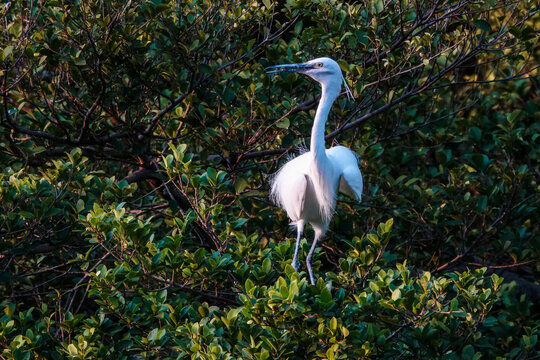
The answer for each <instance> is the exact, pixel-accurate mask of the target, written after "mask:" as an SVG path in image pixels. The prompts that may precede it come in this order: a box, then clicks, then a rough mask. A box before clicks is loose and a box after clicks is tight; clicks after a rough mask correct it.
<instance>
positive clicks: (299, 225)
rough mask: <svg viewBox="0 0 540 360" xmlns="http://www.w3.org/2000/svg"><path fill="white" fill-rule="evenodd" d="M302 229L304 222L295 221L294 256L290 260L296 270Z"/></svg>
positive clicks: (298, 264)
mask: <svg viewBox="0 0 540 360" xmlns="http://www.w3.org/2000/svg"><path fill="white" fill-rule="evenodd" d="M303 231H304V222H303V221H302V220H300V221H298V222H297V223H296V245H295V247H294V256H293V260H292V267H293V269H294V270H295V271H296V272H298V268H299V267H300V261H298V250H299V249H300V239H301V238H302V232H303Z"/></svg>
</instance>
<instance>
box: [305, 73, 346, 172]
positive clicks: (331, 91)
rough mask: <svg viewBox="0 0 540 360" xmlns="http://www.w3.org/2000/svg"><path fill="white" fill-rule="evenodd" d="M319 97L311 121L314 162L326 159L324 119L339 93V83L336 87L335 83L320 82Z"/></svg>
mask: <svg viewBox="0 0 540 360" xmlns="http://www.w3.org/2000/svg"><path fill="white" fill-rule="evenodd" d="M321 87H322V93H321V99H320V100H319V106H318V107H317V113H316V114H315V120H314V122H313V128H312V129H311V145H310V151H311V152H312V154H313V158H314V160H315V162H318V161H321V160H322V161H324V160H325V159H326V147H325V144H324V143H325V142H324V130H325V124H326V120H328V114H329V113H330V109H331V108H332V104H333V103H334V100H336V98H337V96H338V95H339V90H340V87H341V84H339V85H338V86H337V87H336V86H335V84H332V83H331V84H330V85H326V84H322V86H321Z"/></svg>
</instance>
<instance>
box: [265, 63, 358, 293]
mask: <svg viewBox="0 0 540 360" xmlns="http://www.w3.org/2000/svg"><path fill="white" fill-rule="evenodd" d="M266 71H267V73H279V72H297V73H300V74H305V75H308V76H309V77H311V78H312V79H314V80H315V81H317V82H319V83H320V84H321V90H322V92H321V98H320V100H319V105H318V107H317V112H316V114H315V119H314V122H313V127H312V129H311V143H310V149H309V151H308V152H305V153H303V154H302V155H300V156H297V157H295V158H294V159H292V160H290V161H288V162H287V163H286V164H285V165H284V166H283V167H282V168H281V169H280V170H279V171H278V172H277V174H276V175H275V176H274V178H273V179H272V186H271V192H270V194H271V197H272V199H273V200H274V201H275V203H276V204H277V205H279V206H280V207H281V208H283V209H284V210H285V211H286V212H287V215H288V216H289V218H290V219H291V220H292V222H293V224H295V225H296V230H297V237H296V245H295V248H294V257H293V261H292V266H293V268H294V269H295V270H296V271H298V268H299V266H300V263H299V261H298V250H299V246H300V239H301V238H302V233H303V231H304V226H305V225H306V224H310V225H311V226H312V228H313V230H314V233H315V236H314V239H313V243H312V245H311V248H310V250H309V253H308V256H307V258H306V266H307V270H308V273H309V278H310V281H311V284H312V285H315V277H314V276H313V269H312V268H311V258H312V256H313V252H314V251H315V248H316V246H317V242H318V241H319V240H320V239H321V238H322V237H323V236H324V234H325V233H326V231H327V230H328V225H329V224H330V220H331V219H332V215H333V213H334V209H335V206H336V198H337V193H338V191H339V192H342V193H344V194H346V195H348V196H350V197H352V198H355V199H357V200H361V198H362V188H363V181H362V174H361V172H360V169H359V168H358V158H357V156H356V154H355V153H354V152H352V151H351V150H350V149H348V148H346V147H344V146H334V147H331V148H329V149H326V147H325V140H324V132H325V124H326V121H327V120H328V114H329V112H330V108H331V107H332V104H333V103H334V101H335V100H336V98H337V97H338V96H339V94H340V92H341V85H342V84H344V85H345V89H346V91H347V94H348V95H351V92H350V89H349V87H348V86H347V83H346V82H345V79H344V78H343V74H342V72H341V69H340V67H339V65H338V64H337V63H336V62H335V61H334V60H332V59H330V58H327V57H323V58H318V59H314V60H310V61H308V62H305V63H300V64H284V65H276V66H270V67H268V68H267V69H266Z"/></svg>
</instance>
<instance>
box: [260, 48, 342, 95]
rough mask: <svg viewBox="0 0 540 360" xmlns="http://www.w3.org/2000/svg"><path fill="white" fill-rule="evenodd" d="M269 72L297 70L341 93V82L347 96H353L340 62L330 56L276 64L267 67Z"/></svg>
mask: <svg viewBox="0 0 540 360" xmlns="http://www.w3.org/2000/svg"><path fill="white" fill-rule="evenodd" d="M266 72H267V73H268V74H274V73H280V72H297V73H300V74H306V75H308V76H309V77H311V78H312V79H313V80H315V81H317V82H319V83H320V84H321V85H322V86H323V87H326V88H328V89H336V90H337V92H338V93H339V91H340V89H341V83H343V85H344V86H345V90H346V92H347V96H348V97H349V98H352V92H351V89H349V86H348V85H347V81H345V78H344V77H343V73H342V72H341V68H340V67H339V65H338V63H337V62H335V61H334V60H332V59H330V58H328V57H321V58H317V59H313V60H310V61H308V62H305V63H299V64H283V65H275V66H270V67H267V68H266Z"/></svg>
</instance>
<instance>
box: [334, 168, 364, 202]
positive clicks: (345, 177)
mask: <svg viewBox="0 0 540 360" xmlns="http://www.w3.org/2000/svg"><path fill="white" fill-rule="evenodd" d="M363 188H364V182H363V179H362V173H361V172H360V169H358V167H353V166H349V167H347V168H345V169H344V170H343V172H342V174H341V177H340V179H339V191H340V192H341V193H343V194H345V195H348V196H350V197H352V198H354V199H357V200H361V199H362V190H363Z"/></svg>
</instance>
